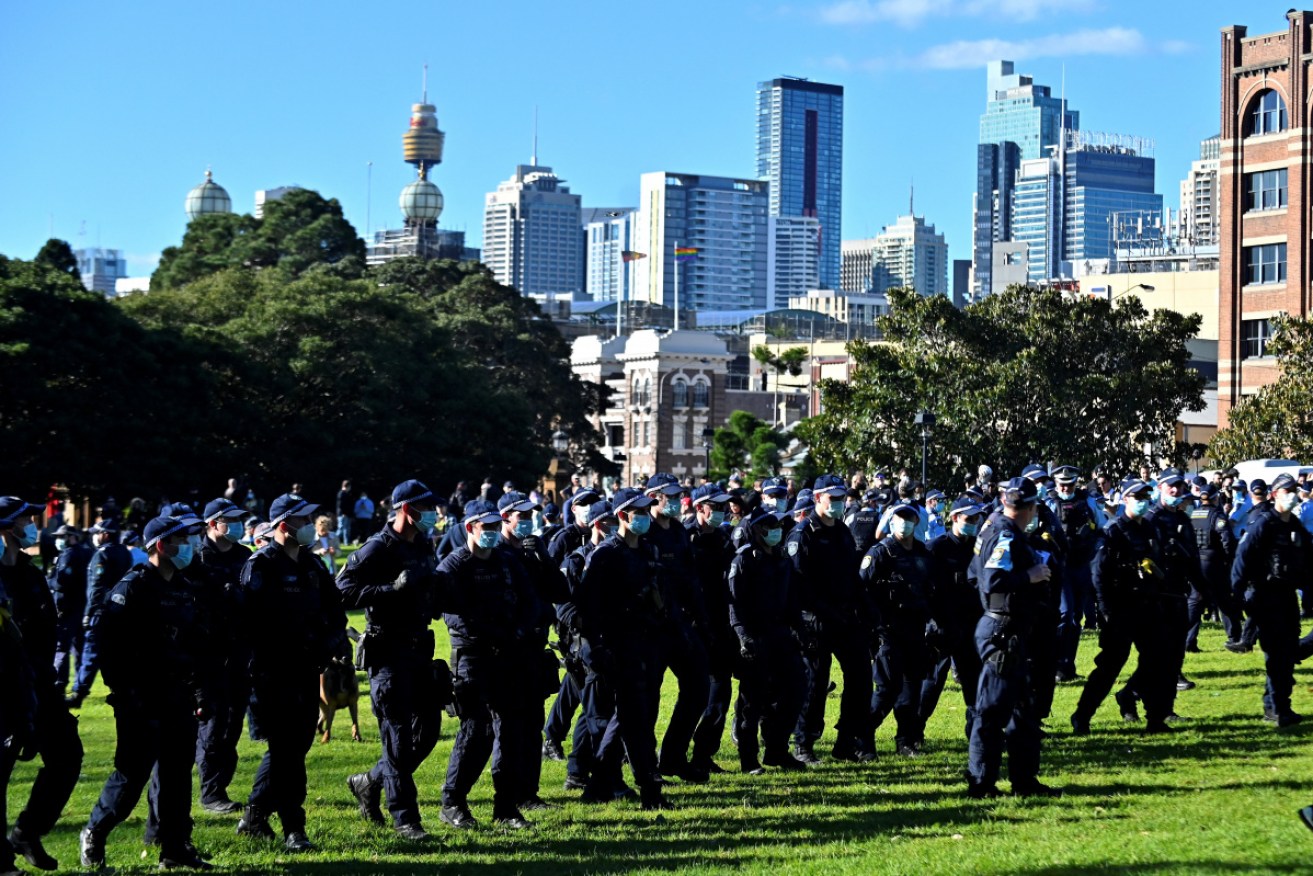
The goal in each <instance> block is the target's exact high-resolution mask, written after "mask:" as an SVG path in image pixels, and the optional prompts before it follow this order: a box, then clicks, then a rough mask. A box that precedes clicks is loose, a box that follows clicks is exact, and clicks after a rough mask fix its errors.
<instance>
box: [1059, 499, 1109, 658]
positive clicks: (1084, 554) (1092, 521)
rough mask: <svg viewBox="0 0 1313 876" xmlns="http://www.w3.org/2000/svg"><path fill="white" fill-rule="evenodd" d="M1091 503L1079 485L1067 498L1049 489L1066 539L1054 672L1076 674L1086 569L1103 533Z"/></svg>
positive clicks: (1087, 593) (1087, 591) (1088, 584)
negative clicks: (1056, 658)
mask: <svg viewBox="0 0 1313 876" xmlns="http://www.w3.org/2000/svg"><path fill="white" fill-rule="evenodd" d="M1091 503H1092V500H1091V499H1090V497H1089V494H1088V493H1086V492H1085V490H1084V489H1083V488H1078V489H1076V490H1074V491H1073V493H1072V496H1071V498H1070V499H1064V498H1062V497H1061V496H1059V495H1057V493H1052V492H1051V493H1049V507H1050V508H1052V509H1053V513H1054V515H1055V516H1056V517H1057V520H1058V525H1059V527H1060V528H1061V531H1062V535H1063V537H1064V539H1065V540H1066V543H1067V556H1066V563H1065V568H1064V569H1063V572H1064V574H1063V576H1062V598H1061V600H1060V602H1059V605H1058V672H1059V673H1061V674H1062V675H1063V676H1065V677H1067V678H1073V677H1075V675H1076V652H1077V650H1078V649H1079V646H1080V630H1081V620H1082V619H1083V618H1084V615H1085V607H1086V605H1087V603H1089V602H1091V601H1092V600H1093V595H1094V591H1093V586H1094V585H1093V583H1092V581H1091V577H1090V574H1091V573H1090V569H1091V565H1092V564H1093V562H1094V552H1095V551H1096V550H1097V549H1098V547H1099V541H1100V540H1101V539H1102V537H1103V530H1102V528H1101V527H1100V525H1099V523H1100V517H1099V512H1098V511H1096V509H1095V508H1094V507H1093V505H1092V504H1091Z"/></svg>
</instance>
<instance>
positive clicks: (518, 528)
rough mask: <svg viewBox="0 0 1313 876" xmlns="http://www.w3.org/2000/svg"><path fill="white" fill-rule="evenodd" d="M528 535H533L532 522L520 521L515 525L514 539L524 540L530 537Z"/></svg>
mask: <svg viewBox="0 0 1313 876" xmlns="http://www.w3.org/2000/svg"><path fill="white" fill-rule="evenodd" d="M530 535H533V521H532V520H520V521H518V522H517V523H516V524H515V537H516V538H525V537H526V536H530Z"/></svg>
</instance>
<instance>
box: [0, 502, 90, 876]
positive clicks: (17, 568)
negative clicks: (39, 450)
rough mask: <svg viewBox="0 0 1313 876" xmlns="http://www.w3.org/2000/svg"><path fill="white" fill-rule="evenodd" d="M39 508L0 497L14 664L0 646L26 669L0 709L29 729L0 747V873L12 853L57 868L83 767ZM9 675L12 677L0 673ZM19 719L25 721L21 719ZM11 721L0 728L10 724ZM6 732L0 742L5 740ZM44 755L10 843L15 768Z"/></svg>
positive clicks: (1, 606)
mask: <svg viewBox="0 0 1313 876" xmlns="http://www.w3.org/2000/svg"><path fill="white" fill-rule="evenodd" d="M40 510H41V506H40V505H33V504H30V503H28V502H24V501H23V500H22V499H19V498H16V497H14V496H7V497H5V498H3V499H0V549H2V552H0V614H2V615H6V616H7V617H6V620H8V621H9V622H10V623H13V624H15V625H16V628H11V629H9V630H0V636H6V635H12V636H13V637H14V638H15V639H17V640H18V641H17V642H16V643H14V644H15V645H16V647H15V649H14V653H13V655H12V658H10V655H9V654H8V653H6V651H5V650H4V649H5V647H6V646H5V645H0V662H5V663H8V662H10V660H11V659H12V661H13V662H14V663H16V664H21V665H22V667H23V670H22V672H23V675H24V676H25V677H26V681H25V682H23V683H22V684H21V685H18V684H15V685H13V686H9V687H6V689H5V690H4V691H3V693H2V694H0V696H3V698H4V699H3V700H2V701H0V710H3V711H6V712H8V711H10V710H12V711H13V713H14V719H13V720H14V721H15V723H19V722H21V723H22V724H24V725H26V726H25V728H24V729H25V730H26V731H27V732H25V733H23V734H21V736H22V738H21V739H20V744H19V745H17V746H14V745H13V744H11V745H9V746H4V747H0V869H3V870H13V869H14V868H13V861H14V853H15V852H17V853H18V854H20V855H22V856H23V857H24V858H26V859H27V860H28V862H29V863H31V864H32V865H33V866H35V867H39V868H40V869H42V870H54V869H55V868H57V867H58V866H59V864H58V863H57V862H56V861H55V859H54V858H52V857H51V856H50V855H49V854H48V853H47V852H46V850H45V848H44V847H43V846H42V844H41V838H42V837H43V836H45V835H46V834H48V833H49V832H50V831H51V830H52V829H53V828H54V826H55V822H56V821H57V820H58V819H59V813H60V812H61V811H63V808H64V804H65V803H67V802H68V798H69V796H70V795H71V794H72V793H73V788H74V786H75V785H76V784H77V779H78V770H79V769H80V767H81V766H82V742H81V740H79V739H78V731H77V719H76V718H74V717H73V716H72V715H70V714H69V713H68V709H67V708H66V707H65V705H64V699H63V696H62V695H61V693H60V688H59V687H57V686H56V684H55V669H54V666H55V648H56V640H57V626H58V621H57V618H56V611H55V604H54V600H53V598H52V597H51V593H50V590H49V588H48V587H47V586H46V582H45V579H44V578H43V577H42V576H41V573H40V572H39V571H38V570H37V568H36V565H35V564H34V563H33V561H32V557H31V556H29V555H28V554H27V553H26V551H27V549H28V548H30V547H32V546H34V545H35V544H37V541H38V531H37V526H36V523H35V522H33V516H32V515H33V514H36V513H39V512H40ZM0 674H8V673H0ZM20 715H25V717H21V718H20ZM9 720H10V719H8V718H6V719H5V720H3V721H0V724H5V723H8V722H9ZM3 735H4V733H3V731H0V737H3ZM38 754H39V755H41V769H40V770H39V771H38V772H37V774H36V777H35V778H34V779H33V780H32V788H31V791H30V793H29V795H28V800H27V805H26V806H24V807H23V811H22V812H21V813H19V816H18V818H17V819H16V821H15V822H14V829H13V832H11V833H10V834H9V837H8V840H7V841H6V840H5V838H4V836H3V830H4V828H6V827H7V826H8V815H7V812H6V808H5V805H4V802H3V797H4V795H6V794H7V792H8V788H9V778H10V775H11V774H12V773H13V769H14V764H15V762H16V761H17V760H18V759H19V757H20V756H21V757H22V758H23V759H24V760H29V759H31V758H32V757H34V756H36V755H38Z"/></svg>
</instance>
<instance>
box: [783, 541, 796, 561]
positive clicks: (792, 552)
mask: <svg viewBox="0 0 1313 876" xmlns="http://www.w3.org/2000/svg"><path fill="white" fill-rule="evenodd" d="M785 550H786V551H787V552H788V554H789V556H791V557H796V556H797V555H798V543H797V542H796V541H791V542H789V546H788V547H786V548H785Z"/></svg>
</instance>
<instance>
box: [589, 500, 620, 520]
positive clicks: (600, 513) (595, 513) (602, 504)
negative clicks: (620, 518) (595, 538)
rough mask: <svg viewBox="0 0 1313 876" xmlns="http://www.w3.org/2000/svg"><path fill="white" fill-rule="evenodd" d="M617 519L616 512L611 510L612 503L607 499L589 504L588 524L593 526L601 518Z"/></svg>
mask: <svg viewBox="0 0 1313 876" xmlns="http://www.w3.org/2000/svg"><path fill="white" fill-rule="evenodd" d="M608 518H610V519H615V513H614V512H612V510H611V503H610V502H608V501H606V500H605V499H601V500H599V501H596V502H593V503H592V504H591V505H589V506H588V525H589V526H592V525H593V524H594V523H596V522H597V521H599V520H606V519H608Z"/></svg>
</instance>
